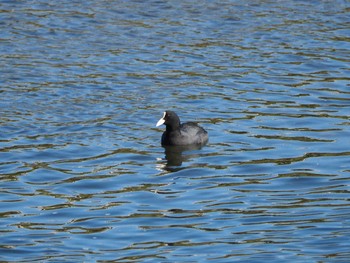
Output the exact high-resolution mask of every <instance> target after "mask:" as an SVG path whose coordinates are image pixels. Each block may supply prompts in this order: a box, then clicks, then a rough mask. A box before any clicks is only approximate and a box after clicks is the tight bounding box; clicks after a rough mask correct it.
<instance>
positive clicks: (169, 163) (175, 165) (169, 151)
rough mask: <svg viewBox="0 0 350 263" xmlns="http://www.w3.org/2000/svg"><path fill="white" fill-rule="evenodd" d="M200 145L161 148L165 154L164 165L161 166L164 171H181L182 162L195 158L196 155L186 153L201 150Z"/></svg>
mask: <svg viewBox="0 0 350 263" xmlns="http://www.w3.org/2000/svg"><path fill="white" fill-rule="evenodd" d="M202 147H203V146H202V145H185V146H163V148H164V153H165V160H166V165H164V166H163V169H164V170H167V171H177V170H181V169H183V168H181V165H182V163H183V162H185V161H187V160H189V159H191V158H193V157H196V156H197V155H198V154H195V153H192V154H191V153H186V152H190V151H195V150H199V149H201V148H202Z"/></svg>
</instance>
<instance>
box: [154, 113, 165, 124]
mask: <svg viewBox="0 0 350 263" xmlns="http://www.w3.org/2000/svg"><path fill="white" fill-rule="evenodd" d="M165 114H166V113H165V112H164V115H163V117H162V118H161V119H160V120H159V121H158V122H157V124H156V127H158V126H160V125H162V124H164V122H165Z"/></svg>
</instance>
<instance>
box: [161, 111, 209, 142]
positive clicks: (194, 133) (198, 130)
mask: <svg viewBox="0 0 350 263" xmlns="http://www.w3.org/2000/svg"><path fill="white" fill-rule="evenodd" d="M162 124H165V126H166V130H165V132H164V133H163V135H162V145H192V144H197V145H204V144H206V143H207V142H208V133H207V131H206V130H204V129H203V128H202V127H200V126H198V125H197V124H196V123H194V122H186V123H183V124H181V123H180V118H179V116H177V114H176V113H175V112H173V111H169V110H167V111H165V112H164V115H163V117H162V118H161V119H160V120H159V121H158V122H157V124H156V126H157V127H158V126H160V125H162Z"/></svg>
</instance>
